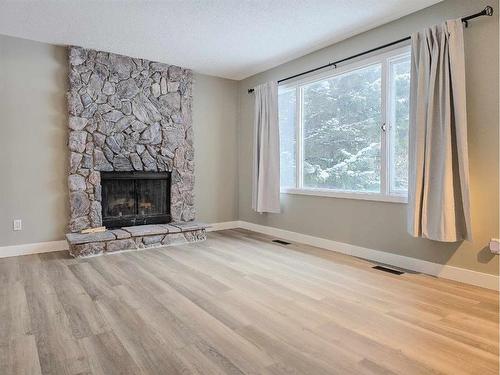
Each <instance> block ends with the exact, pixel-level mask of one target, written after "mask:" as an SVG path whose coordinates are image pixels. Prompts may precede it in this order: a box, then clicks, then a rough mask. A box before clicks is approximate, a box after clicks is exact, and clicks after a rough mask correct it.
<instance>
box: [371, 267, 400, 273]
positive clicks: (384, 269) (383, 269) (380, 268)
mask: <svg viewBox="0 0 500 375" xmlns="http://www.w3.org/2000/svg"><path fill="white" fill-rule="evenodd" d="M372 268H373V269H376V270H379V271H384V272H389V273H392V274H394V275H402V274H404V272H402V271H398V270H394V269H392V268H387V267H383V266H373V267H372Z"/></svg>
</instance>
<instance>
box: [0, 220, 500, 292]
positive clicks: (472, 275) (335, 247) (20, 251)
mask: <svg viewBox="0 0 500 375" xmlns="http://www.w3.org/2000/svg"><path fill="white" fill-rule="evenodd" d="M234 228H243V229H247V230H251V231H254V232H258V233H263V234H267V235H269V236H274V237H279V238H283V239H286V240H288V241H293V242H299V243H303V244H306V245H311V246H316V247H321V248H323V249H326V250H331V251H337V252H339V253H343V254H347V255H352V256H356V257H359V258H364V259H368V260H371V261H375V262H379V263H385V264H389V265H392V266H395V267H400V268H405V269H408V270H411V271H416V272H421V273H425V274H428V275H432V276H437V277H441V278H444V279H450V280H455V281H460V282H463V283H466V284H472V285H477V286H481V287H483V288H488V289H493V290H499V281H500V278H499V277H498V276H495V275H491V274H487V273H482V272H476V271H472V270H468V269H465V268H459V267H453V266H449V265H442V264H438V263H432V262H428V261H425V260H420V259H415V258H411V257H406V256H402V255H397V254H392V253H388V252H385V251H380V250H374V249H369V248H366V247H361V246H356V245H350V244H347V243H343V242H337V241H332V240H328V239H325V238H320V237H314V236H310V235H307V234H302V233H298V232H292V231H288V230H284V229H279V228H275V227H269V226H265V225H259V224H254V223H250V222H248V221H226V222H221V223H213V224H210V227H209V228H207V231H209V232H212V231H218V230H225V229H234ZM63 250H68V243H67V242H66V241H65V240H62V241H49V242H39V243H30V244H24V245H14V246H3V247H0V258H6V257H13V256H19V255H28V254H38V253H47V252H51V251H63Z"/></svg>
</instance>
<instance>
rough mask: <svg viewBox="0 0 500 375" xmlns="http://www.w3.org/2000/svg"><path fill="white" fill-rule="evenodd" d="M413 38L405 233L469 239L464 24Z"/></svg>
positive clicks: (448, 24)
mask: <svg viewBox="0 0 500 375" xmlns="http://www.w3.org/2000/svg"><path fill="white" fill-rule="evenodd" d="M411 39H412V68H411V93H410V154H409V189H408V190H409V198H408V231H409V233H410V234H411V235H413V236H415V237H424V238H428V239H431V240H436V241H445V242H455V241H460V240H463V239H467V240H470V239H471V223H470V208H469V161H468V156H467V114H466V105H465V61H464V60H465V59H464V41H463V28H462V22H461V21H460V20H452V21H447V22H445V23H443V24H442V25H436V26H433V27H431V28H429V29H426V30H424V31H422V32H419V33H415V34H413V35H412V38H411Z"/></svg>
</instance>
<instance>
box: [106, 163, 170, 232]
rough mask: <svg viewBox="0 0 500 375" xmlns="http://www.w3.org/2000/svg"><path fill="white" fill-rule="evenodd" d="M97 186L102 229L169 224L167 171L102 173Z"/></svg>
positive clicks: (168, 182)
mask: <svg viewBox="0 0 500 375" xmlns="http://www.w3.org/2000/svg"><path fill="white" fill-rule="evenodd" d="M101 184H102V221H103V225H104V226H106V227H108V228H117V227H122V226H130V225H142V224H159V223H168V222H170V173H169V172H161V173H158V172H103V173H101Z"/></svg>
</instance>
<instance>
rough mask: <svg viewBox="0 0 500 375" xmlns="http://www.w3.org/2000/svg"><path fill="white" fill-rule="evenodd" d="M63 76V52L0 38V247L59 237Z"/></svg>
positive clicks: (64, 198) (64, 204) (63, 219)
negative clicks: (17, 226) (16, 222)
mask: <svg viewBox="0 0 500 375" xmlns="http://www.w3.org/2000/svg"><path fill="white" fill-rule="evenodd" d="M67 76H68V75H67V63H66V55H65V50H64V48H61V47H54V46H49V45H46V44H41V43H35V42H30V41H27V40H23V39H17V38H10V37H4V36H0V180H1V181H0V246H6V245H14V244H22V243H31V242H42V241H52V240H60V239H63V238H64V233H65V228H66V223H67V218H68V212H69V210H68V189H67V187H66V177H65V176H66V175H67V173H66V168H67V165H68V163H67V159H68V158H67V146H66V142H67V139H68V135H67V128H68V125H67V109H66V97H65V93H66V79H67ZM14 218H19V219H22V220H23V230H22V231H19V232H14V231H12V220H13V219H14Z"/></svg>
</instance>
